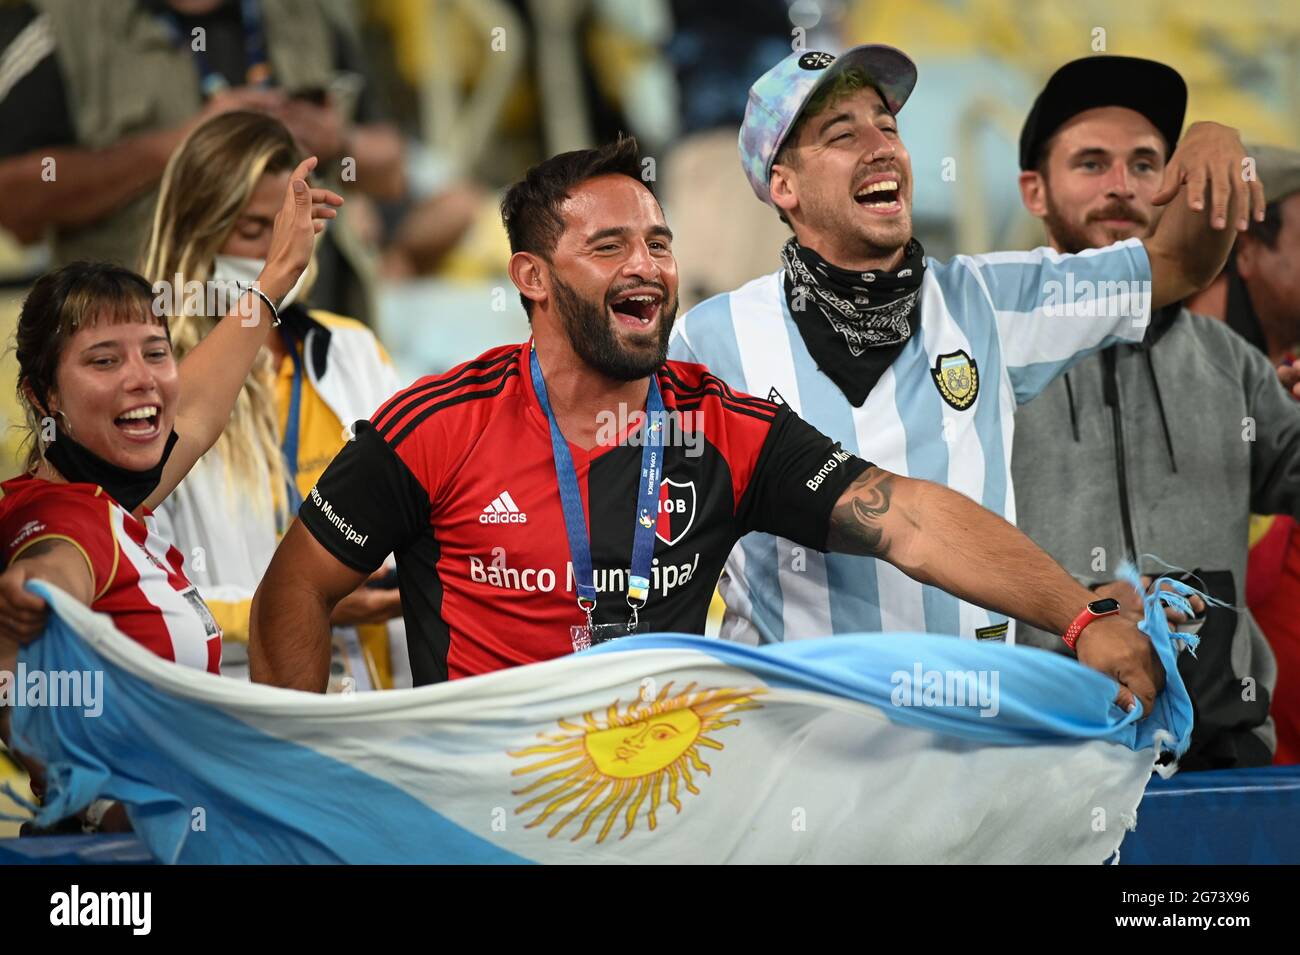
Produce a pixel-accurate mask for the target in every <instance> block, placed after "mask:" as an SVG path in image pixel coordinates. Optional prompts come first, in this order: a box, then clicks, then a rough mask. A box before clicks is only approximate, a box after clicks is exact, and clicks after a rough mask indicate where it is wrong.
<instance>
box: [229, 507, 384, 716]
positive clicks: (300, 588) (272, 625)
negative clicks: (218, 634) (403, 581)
mask: <svg viewBox="0 0 1300 955" xmlns="http://www.w3.org/2000/svg"><path fill="white" fill-rule="evenodd" d="M366 577H367V575H366V574H365V573H364V572H362V571H358V570H353V569H352V568H351V567H348V566H347V565H346V564H343V563H341V562H340V561H339V560H338V559H337V558H335V557H334V555H333V554H331V553H330V552H329V551H327V550H326V549H325V548H324V547H322V546H321V545H320V543H319V542H317V540H316V538H315V537H313V536H312V535H311V532H310V531H308V530H307V528H305V527H303V526H302V522H301V521H297V520H295V521H294V522H293V523H292V524H291V525H290V526H289V531H288V533H286V534H285V535H284V539H283V540H282V541H280V546H279V547H278V548H276V551H275V556H274V557H273V558H271V566H270V567H268V568H267V569H266V575H265V576H263V577H262V582H261V583H260V584H258V587H257V593H255V594H254V595H253V609H252V614H251V620H250V627H251V629H250V632H249V638H248V665H249V673H250V675H251V676H252V678H253V682H254V683H270V684H272V685H273V686H284V687H291V688H292V689H295V690H311V691H314V692H316V693H324V692H325V687H326V686H327V685H328V683H329V672H330V614H331V613H332V612H333V610H334V606H335V604H337V603H338V602H339V601H340V600H342V599H343V598H344V597H346V596H347V595H348V594H350V593H352V591H354V590H356V589H357V587H359V586H360V585H361V584H363V583H364V582H365V580H366Z"/></svg>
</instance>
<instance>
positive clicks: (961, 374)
mask: <svg viewBox="0 0 1300 955" xmlns="http://www.w3.org/2000/svg"><path fill="white" fill-rule="evenodd" d="M930 374H931V375H932V376H933V377H934V383H935V385H936V386H937V387H938V389H939V394H941V395H942V396H943V400H944V401H946V402H948V404H950V405H952V406H953V407H954V408H956V409H957V410H958V411H965V410H966V409H967V408H969V407H970V406H971V404H972V402H974V401H975V399H976V397H978V395H979V393H980V370H979V368H978V366H976V364H975V359H974V358H972V357H971V356H970V355H968V354H966V352H964V351H961V350H960V349H959V350H957V351H953V352H948V353H947V354H946V355H940V356H939V357H938V358H936V359H935V362H934V367H933V368H931V369H930Z"/></svg>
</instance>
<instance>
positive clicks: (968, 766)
mask: <svg viewBox="0 0 1300 955" xmlns="http://www.w3.org/2000/svg"><path fill="white" fill-rule="evenodd" d="M33 586H34V589H36V590H37V591H38V592H40V593H41V594H42V595H43V596H45V597H46V599H47V600H49V602H50V604H51V608H52V613H51V615H50V621H49V625H48V628H47V630H46V632H45V633H44V635H43V636H42V637H41V638H40V639H38V640H36V641H34V642H33V643H31V644H29V645H28V646H27V647H25V648H24V649H23V651H22V654H21V660H22V662H23V664H25V667H26V670H27V673H28V677H27V678H28V679H31V674H33V673H42V672H43V673H46V674H50V675H51V677H50V679H51V680H53V679H56V677H55V676H54V674H57V673H60V672H62V673H67V672H70V671H91V672H95V671H102V672H103V674H104V679H103V691H102V696H103V699H102V702H101V704H100V705H101V706H102V710H101V712H100V713H99V715H98V716H88V715H86V711H85V710H84V709H83V708H76V707H72V706H48V705H47V706H30V705H29V706H18V707H16V708H15V710H14V720H13V727H14V735H15V745H16V747H17V748H19V749H22V750H24V751H26V752H29V753H31V754H32V755H33V756H35V757H36V758H38V759H40V760H42V761H43V762H44V763H45V764H46V766H47V772H48V778H49V782H48V792H47V797H46V801H45V805H44V806H43V807H41V808H40V809H39V812H38V819H39V820H40V821H41V822H43V823H49V822H52V821H53V820H56V819H58V818H61V817H64V816H67V815H68V814H70V813H72V812H74V811H76V810H78V809H79V808H81V807H83V806H85V805H87V804H89V803H90V802H91V801H92V800H94V799H96V798H100V797H103V798H111V799H116V800H119V801H121V802H123V803H125V804H126V806H127V809H128V814H129V816H130V818H131V821H132V823H133V825H134V827H135V830H136V832H137V833H138V834H139V836H140V838H141V839H142V840H143V841H144V843H145V844H146V845H147V846H148V847H149V849H150V851H151V852H152V853H153V854H154V855H155V856H156V857H157V858H158V859H159V860H161V861H164V862H196V863H216V862H241V863H248V862H371V863H375V862H378V863H386V862H391V863H420V862H427V863H435V862H436V863H457V862H461V863H503V862H516V863H517V862H549V863H563V862H602V863H604V862H608V863H627V862H642V863H653V862H773V863H779V862H902V863H933V862H1002V863H1005V862H1061V863H1073V862H1093V863H1095V862H1102V861H1104V860H1106V859H1107V858H1108V857H1109V856H1111V855H1112V854H1113V853H1114V852H1115V851H1116V849H1117V847H1118V846H1119V843H1120V841H1121V839H1122V838H1123V836H1124V834H1125V831H1126V828H1127V827H1131V826H1132V825H1133V824H1134V822H1135V818H1136V811H1137V808H1138V803H1139V801H1140V800H1141V798H1142V794H1143V791H1144V788H1145V786H1146V783H1147V780H1148V779H1149V778H1150V775H1151V771H1152V767H1153V764H1154V762H1155V760H1156V757H1157V755H1158V751H1160V750H1161V749H1165V748H1167V749H1173V750H1174V751H1175V752H1181V751H1182V750H1184V749H1185V748H1186V745H1187V741H1188V738H1189V735H1190V732H1191V704H1190V701H1189V700H1188V697H1187V693H1186V690H1185V689H1184V687H1183V684H1182V681H1181V680H1180V679H1179V676H1178V670H1177V668H1176V666H1175V658H1176V653H1177V648H1176V646H1175V642H1176V639H1175V637H1174V636H1171V634H1170V633H1169V630H1168V628H1167V625H1166V624H1165V620H1164V616H1163V610H1162V608H1161V606H1160V603H1159V600H1160V598H1159V597H1150V598H1148V604H1147V621H1146V623H1145V624H1143V627H1144V629H1145V630H1146V631H1147V633H1148V634H1149V635H1150V636H1151V638H1152V639H1153V641H1154V644H1155V648H1156V650H1157V653H1158V655H1159V658H1160V660H1161V663H1162V664H1163V665H1164V667H1165V673H1166V681H1167V682H1166V688H1165V690H1164V691H1163V693H1162V694H1161V695H1160V697H1159V698H1158V699H1157V701H1156V708H1155V712H1154V713H1153V714H1152V715H1151V716H1150V717H1149V718H1147V719H1145V720H1142V721H1140V722H1139V721H1138V715H1139V712H1140V708H1139V710H1138V711H1135V712H1134V713H1131V714H1126V713H1124V712H1122V711H1121V710H1120V709H1119V708H1118V707H1117V706H1115V705H1114V704H1113V703H1112V700H1113V699H1114V697H1115V694H1116V690H1117V684H1116V683H1115V682H1114V681H1112V680H1110V679H1109V678H1107V677H1105V676H1103V675H1102V674H1100V673H1097V672H1094V671H1092V670H1089V669H1087V668H1085V667H1083V666H1081V665H1079V664H1077V663H1076V662H1074V661H1072V660H1070V659H1067V658H1065V657H1062V656H1059V655H1057V654H1053V653H1049V652H1046V651H1043V650H1037V649H1032V648H1028V647H1014V646H1010V647H1009V646H1005V645H1001V644H993V645H990V644H981V643H977V642H969V641H963V640H957V639H954V638H951V637H941V636H933V635H922V634H862V635H856V636H838V637H833V638H825V639H818V640H806V641H800V642H794V643H786V644H780V645H774V646H766V647H762V648H758V649H754V648H750V647H745V646H739V645H735V644H730V643H725V642H720V641H715V640H707V639H702V638H698V637H684V636H673V635H647V636H643V637H635V638H628V639H622V640H617V641H613V642H611V643H608V644H605V645H602V646H600V647H597V648H595V649H593V650H591V651H588V652H585V653H581V654H577V655H574V656H569V657H564V658H562V659H557V660H552V661H548V662H546V663H539V664H534V665H532V666H525V667H519V668H517V669H513V670H505V671H501V672H497V673H492V674H488V675H485V676H479V677H473V678H470V679H465V680H457V681H453V682H450V683H444V684H441V685H437V686H429V687H422V688H418V689H414V690H394V691H385V692H375V693H364V694H351V695H336V696H321V695H316V694H310V693H301V692H296V691H291V690H282V689H277V688H272V687H265V686H258V685H253V684H248V683H243V682H238V681H234V680H228V679H222V678H220V677H216V676H212V675H210V674H207V673H202V672H198V671H196V670H192V669H188V668H185V667H180V666H177V665H175V664H173V663H169V662H167V661H165V660H162V659H160V658H158V657H156V656H154V655H153V654H151V653H150V652H149V651H147V650H145V649H144V648H143V647H141V646H140V645H138V644H137V643H135V642H134V641H132V640H131V639H129V638H127V637H126V636H124V635H123V634H121V633H119V632H118V631H117V630H115V629H114V628H113V626H112V624H111V622H110V621H109V619H108V618H107V617H104V616H101V615H98V614H94V613H92V612H91V611H89V610H88V609H87V608H86V607H84V606H82V605H81V604H79V603H77V602H76V601H74V600H72V599H71V598H69V597H68V596H67V595H66V594H64V593H62V592H61V591H59V590H57V589H56V588H54V587H52V586H49V585H46V584H44V583H39V584H35V585H33ZM91 712H93V711H91Z"/></svg>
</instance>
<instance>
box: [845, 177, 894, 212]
mask: <svg viewBox="0 0 1300 955" xmlns="http://www.w3.org/2000/svg"><path fill="white" fill-rule="evenodd" d="M899 197H900V193H899V181H898V179H896V178H893V177H890V178H884V179H877V180H876V181H874V182H867V183H864V184H863V185H862V186H860V187H859V188H858V191H857V192H856V193H854V195H853V200H854V201H855V202H856V203H857V204H858V205H860V206H863V207H865V208H867V209H869V210H870V211H872V212H876V213H880V214H881V215H892V214H893V213H895V212H898V211H899V210H901V209H902V208H903V205H902V202H901V201H900V198H899Z"/></svg>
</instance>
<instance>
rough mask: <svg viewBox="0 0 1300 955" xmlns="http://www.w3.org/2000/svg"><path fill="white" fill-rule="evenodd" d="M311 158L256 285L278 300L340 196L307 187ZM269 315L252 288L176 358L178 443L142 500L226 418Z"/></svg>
mask: <svg viewBox="0 0 1300 955" xmlns="http://www.w3.org/2000/svg"><path fill="white" fill-rule="evenodd" d="M315 166H316V159H315V157H311V158H308V159H305V160H303V161H302V163H300V164H299V166H298V168H297V169H295V170H294V172H293V175H292V177H291V178H290V181H289V186H288V188H287V189H286V190H285V194H284V203H283V205H281V207H280V211H279V212H278V213H276V216H275V226H274V228H273V231H272V233H271V250H270V252H269V253H268V254H267V257H266V268H264V269H263V270H262V274H261V275H259V276H258V278H257V282H256V283H254V284H255V285H256V286H257V287H258V288H260V289H261V290H262V291H263V292H265V293H266V295H268V296H269V297H270V298H271V300H272V301H273V302H275V303H276V304H277V305H278V304H279V302H280V301H281V299H283V298H284V297H285V295H287V294H288V293H289V290H290V289H291V288H293V286H294V283H295V282H297V281H298V277H299V276H300V275H302V273H303V270H304V269H306V268H307V263H308V262H309V261H310V260H311V252H312V244H313V239H314V237H315V236H316V235H317V234H319V233H320V232H322V231H324V229H325V221H324V220H326V219H332V218H333V217H334V216H335V215H336V214H337V213H336V212H335V207H337V206H341V205H342V204H343V199H342V198H341V197H340V196H338V195H337V194H335V193H333V192H331V191H330V190H328V189H312V188H311V187H309V186H308V185H307V174H308V173H309V172H311V170H312V169H313V168H315ZM271 321H272V319H271V316H270V314H269V310H268V309H267V308H266V305H265V304H264V303H263V301H262V299H261V298H260V297H259V296H257V295H256V294H254V293H253V292H245V293H244V294H243V295H240V296H238V297H237V298H236V299H235V300H234V302H233V303H232V305H231V309H230V311H229V312H228V313H227V315H226V317H225V318H224V319H222V320H221V321H220V322H218V323H217V326H216V328H214V329H213V330H212V331H211V332H210V333H209V334H208V335H207V337H206V338H204V339H203V341H201V342H199V344H198V345H197V346H195V347H194V349H193V350H192V351H191V352H190V353H189V354H188V355H186V356H185V358H184V360H183V361H182V362H181V363H180V368H179V374H180V405H179V407H178V408H177V411H176V435H177V440H176V446H175V447H174V448H173V449H172V454H171V457H170V458H168V460H167V465H166V467H165V468H164V469H163V475H162V480H161V481H160V482H159V483H158V487H157V488H155V489H154V492H153V493H152V494H150V495H149V498H148V500H146V501H145V504H146V505H147V506H148V507H151V508H153V507H157V506H158V505H159V504H160V503H161V502H162V501H163V500H164V499H166V497H167V495H168V494H170V493H171V492H172V490H173V489H174V488H175V487H176V485H177V484H179V483H180V482H181V480H182V479H183V478H184V477H185V475H186V474H188V473H189V472H190V468H192V467H193V466H194V463H195V462H196V461H197V460H198V459H199V458H200V457H202V456H203V454H204V453H206V452H207V450H208V449H209V448H211V447H212V445H213V444H215V443H216V441H217V438H219V437H220V436H221V432H222V430H223V429H224V428H225V427H226V424H227V423H228V422H229V421H230V412H231V410H232V409H233V408H234V407H235V399H236V398H238V397H239V390H240V388H242V387H243V384H244V380H245V379H246V378H247V377H248V374H249V372H250V371H252V368H253V361H254V359H256V358H257V352H258V349H260V348H261V347H262V345H263V344H265V342H266V336H267V333H268V331H269V330H270V328H271Z"/></svg>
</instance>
